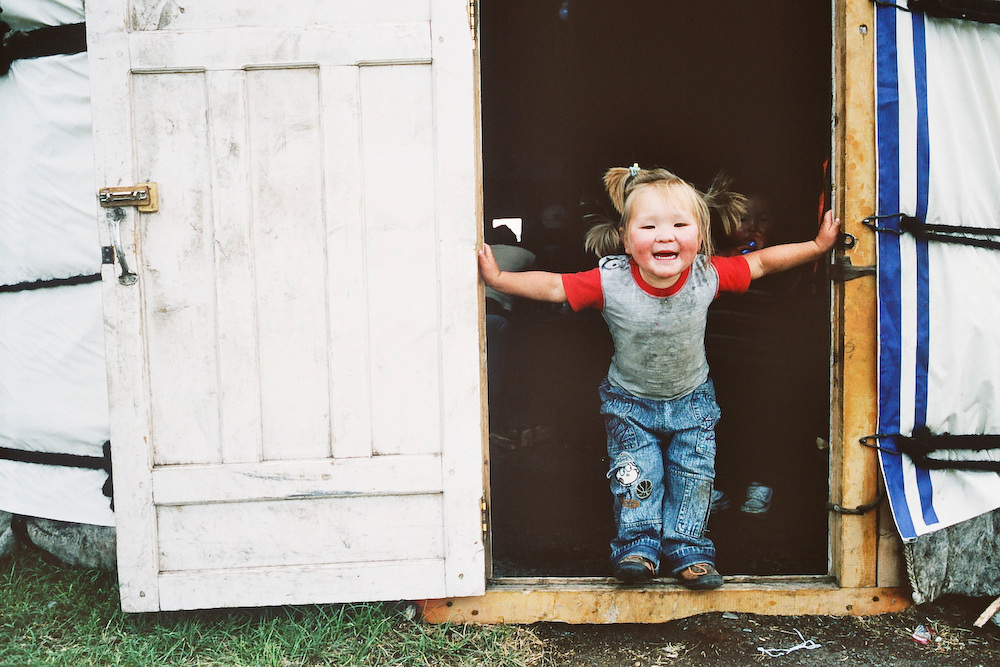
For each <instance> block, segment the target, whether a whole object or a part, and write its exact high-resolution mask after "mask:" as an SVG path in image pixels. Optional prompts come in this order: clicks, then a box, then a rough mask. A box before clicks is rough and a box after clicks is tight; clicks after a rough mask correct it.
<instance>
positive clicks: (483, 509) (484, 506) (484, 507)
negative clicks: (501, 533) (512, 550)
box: [479, 496, 490, 542]
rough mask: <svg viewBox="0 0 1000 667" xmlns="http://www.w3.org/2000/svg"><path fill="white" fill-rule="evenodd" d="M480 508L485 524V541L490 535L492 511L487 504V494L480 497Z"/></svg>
mask: <svg viewBox="0 0 1000 667" xmlns="http://www.w3.org/2000/svg"><path fill="white" fill-rule="evenodd" d="M479 510H480V518H481V519H482V526H483V542H485V541H486V539H487V538H488V537H489V535H490V512H489V506H488V505H487V504H486V496H483V497H482V498H480V499H479Z"/></svg>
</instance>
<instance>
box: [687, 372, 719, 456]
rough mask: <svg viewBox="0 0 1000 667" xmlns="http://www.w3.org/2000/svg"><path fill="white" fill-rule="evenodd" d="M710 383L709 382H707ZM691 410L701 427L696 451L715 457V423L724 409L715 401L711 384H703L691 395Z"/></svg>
mask: <svg viewBox="0 0 1000 667" xmlns="http://www.w3.org/2000/svg"><path fill="white" fill-rule="evenodd" d="M706 384H708V383H706ZM691 412H692V413H693V415H694V418H695V422H696V424H697V426H698V428H699V429H700V430H699V432H698V435H697V442H696V443H695V451H696V452H697V453H698V454H701V455H702V456H710V457H712V458H713V459H714V457H715V425H716V424H718V423H719V418H720V417H721V416H722V410H720V409H719V404H718V403H717V402H716V401H715V391H714V390H713V389H712V386H711V385H708V386H702V387H700V388H698V389H696V390H695V391H694V393H693V394H692V395H691Z"/></svg>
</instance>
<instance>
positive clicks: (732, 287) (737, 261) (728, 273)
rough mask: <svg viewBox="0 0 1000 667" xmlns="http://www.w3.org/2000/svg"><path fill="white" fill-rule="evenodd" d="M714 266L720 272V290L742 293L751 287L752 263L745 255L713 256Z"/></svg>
mask: <svg viewBox="0 0 1000 667" xmlns="http://www.w3.org/2000/svg"><path fill="white" fill-rule="evenodd" d="M712 266H714V267H715V272H716V273H718V274H719V291H720V292H736V293H739V294H742V293H743V292H746V291H747V290H748V289H750V264H749V262H747V259H746V257H744V256H743V255H733V256H732V257H713V258H712Z"/></svg>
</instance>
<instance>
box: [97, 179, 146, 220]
mask: <svg viewBox="0 0 1000 667" xmlns="http://www.w3.org/2000/svg"><path fill="white" fill-rule="evenodd" d="M97 201H99V202H100V204H101V206H102V207H104V208H114V207H116V206H135V207H136V210H138V211H139V212H140V213H156V212H157V211H158V210H159V208H160V201H159V196H158V192H157V188H156V183H137V184H136V185H129V186H126V187H115V188H101V189H100V190H98V191H97Z"/></svg>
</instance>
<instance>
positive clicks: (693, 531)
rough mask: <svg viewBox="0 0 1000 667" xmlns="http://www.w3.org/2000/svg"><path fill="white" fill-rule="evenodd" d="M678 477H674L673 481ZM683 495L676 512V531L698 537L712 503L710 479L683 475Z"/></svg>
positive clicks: (701, 533) (706, 521)
mask: <svg viewBox="0 0 1000 667" xmlns="http://www.w3.org/2000/svg"><path fill="white" fill-rule="evenodd" d="M679 479H680V478H678V477H675V478H674V480H673V481H674V482H675V483H676V482H677V481H679ZM683 479H684V495H683V498H682V500H681V506H680V509H679V510H678V512H677V526H676V528H677V532H678V533H679V534H680V535H684V536H686V537H691V538H700V537H702V536H703V535H704V533H705V526H706V525H707V524H708V511H709V508H710V507H711V504H712V481H711V480H707V479H699V478H697V477H690V476H685V477H684V478H683Z"/></svg>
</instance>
